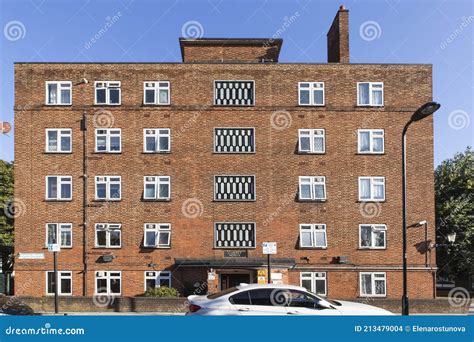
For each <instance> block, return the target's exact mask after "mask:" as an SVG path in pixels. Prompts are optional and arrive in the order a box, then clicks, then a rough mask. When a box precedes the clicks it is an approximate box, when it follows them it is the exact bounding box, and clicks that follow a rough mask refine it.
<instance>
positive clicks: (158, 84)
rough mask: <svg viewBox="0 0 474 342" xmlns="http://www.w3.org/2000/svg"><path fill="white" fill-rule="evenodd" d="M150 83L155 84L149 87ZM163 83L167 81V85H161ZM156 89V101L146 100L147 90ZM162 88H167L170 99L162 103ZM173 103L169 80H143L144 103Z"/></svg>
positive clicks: (159, 104)
mask: <svg viewBox="0 0 474 342" xmlns="http://www.w3.org/2000/svg"><path fill="white" fill-rule="evenodd" d="M148 83H153V86H149V87H147V84H148ZM161 83H163V84H164V83H166V86H162V85H160V84H161ZM151 89H152V90H154V91H155V101H154V102H146V90H151ZM160 90H167V91H168V101H167V102H165V103H160ZM170 103H171V87H170V82H169V81H145V82H143V104H144V105H156V106H166V105H169V104H170Z"/></svg>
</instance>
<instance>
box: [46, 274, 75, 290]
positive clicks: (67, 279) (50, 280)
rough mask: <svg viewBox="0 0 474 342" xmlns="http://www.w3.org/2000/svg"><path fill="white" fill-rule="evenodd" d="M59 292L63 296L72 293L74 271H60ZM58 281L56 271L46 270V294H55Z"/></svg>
mask: <svg viewBox="0 0 474 342" xmlns="http://www.w3.org/2000/svg"><path fill="white" fill-rule="evenodd" d="M58 284H59V287H58V294H59V295H63V296H68V295H69V296H70V295H72V272H69V271H58ZM55 288H56V281H55V279H54V272H52V271H49V272H46V294H48V295H54V291H55Z"/></svg>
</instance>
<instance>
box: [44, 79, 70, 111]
mask: <svg viewBox="0 0 474 342" xmlns="http://www.w3.org/2000/svg"><path fill="white" fill-rule="evenodd" d="M61 83H67V84H69V88H68V87H62V86H61ZM50 84H56V87H57V92H58V93H57V95H56V96H57V98H56V99H57V101H56V103H49V102H48V101H49V89H48V86H49V85H50ZM63 88H64V89H69V91H70V95H69V99H70V101H69V103H61V90H63ZM44 103H45V105H46V106H70V105H72V82H71V81H46V82H45V100H44Z"/></svg>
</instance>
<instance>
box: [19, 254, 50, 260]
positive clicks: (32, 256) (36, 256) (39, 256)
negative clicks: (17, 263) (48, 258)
mask: <svg viewBox="0 0 474 342" xmlns="http://www.w3.org/2000/svg"><path fill="white" fill-rule="evenodd" d="M18 259H44V253H18Z"/></svg>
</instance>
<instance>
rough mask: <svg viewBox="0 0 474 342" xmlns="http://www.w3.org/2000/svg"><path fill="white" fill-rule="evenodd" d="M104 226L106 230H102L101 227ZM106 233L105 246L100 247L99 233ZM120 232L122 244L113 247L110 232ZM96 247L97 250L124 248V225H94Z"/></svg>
mask: <svg viewBox="0 0 474 342" xmlns="http://www.w3.org/2000/svg"><path fill="white" fill-rule="evenodd" d="M101 225H102V226H104V227H105V228H100V229H99V226H101ZM98 230H101V231H105V246H101V245H99V239H98V235H97V231H98ZM111 231H118V232H119V233H120V244H119V245H118V246H113V245H111V244H110V232H111ZM94 247H95V248H122V224H120V223H96V224H95V225H94Z"/></svg>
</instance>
